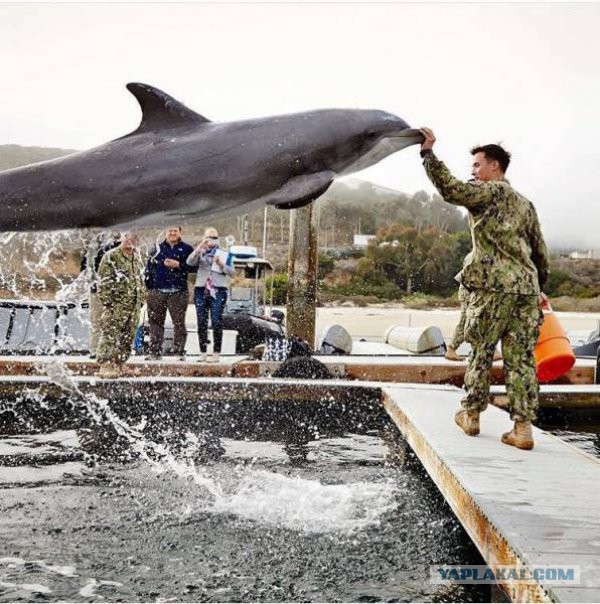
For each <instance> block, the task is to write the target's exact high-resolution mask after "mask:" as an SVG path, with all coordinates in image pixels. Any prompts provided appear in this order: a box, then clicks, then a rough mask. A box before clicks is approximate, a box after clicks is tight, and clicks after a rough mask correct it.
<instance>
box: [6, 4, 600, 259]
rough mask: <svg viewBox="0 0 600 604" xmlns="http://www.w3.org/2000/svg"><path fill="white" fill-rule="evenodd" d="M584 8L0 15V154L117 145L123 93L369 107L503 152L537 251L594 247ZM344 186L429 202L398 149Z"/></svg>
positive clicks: (595, 93) (464, 166)
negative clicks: (543, 240) (541, 240)
mask: <svg viewBox="0 0 600 604" xmlns="http://www.w3.org/2000/svg"><path fill="white" fill-rule="evenodd" d="M599 31H600V4H595V3H587V4H573V3H568V4H540V3H537V4H515V3H513V4H497V3H496V4H483V3H478V4H465V3H463V4H393V3H381V4H373V3H370V4H346V3H339V4H338V3H335V4H333V3H329V4H318V3H313V4H286V3H278V4H267V3H263V4H211V3H206V4H177V5H172V4H170V5H168V4H141V3H137V4H102V5H96V4H46V5H39V4H36V5H31V4H29V5H28V4H18V5H17V4H0V58H1V65H2V71H1V73H2V77H1V78H0V99H1V102H0V144H6V143H16V144H21V145H41V146H52V147H68V148H76V149H85V148H89V147H92V146H95V145H98V144H101V143H104V142H106V141H108V140H110V139H112V138H116V137H118V136H121V135H123V134H125V133H127V132H129V131H131V130H133V129H134V128H135V127H136V125H137V123H138V122H139V119H140V111H139V108H138V105H137V103H136V101H135V100H134V98H133V97H132V96H131V95H130V94H129V93H128V92H127V90H126V89H125V84H126V83H127V82H129V81H141V82H146V83H149V84H153V85H155V86H157V87H159V88H161V89H163V90H164V91H165V92H168V93H169V94H171V95H172V96H174V97H175V98H177V99H179V100H181V101H183V102H184V103H185V104H186V105H188V106H189V107H190V108H192V109H194V110H196V111H198V112H199V113H201V114H203V115H205V116H207V117H208V118H209V119H212V120H214V121H229V120H237V119H243V118H249V117H260V116H266V115H273V114H277V113H288V112H293V111H304V110H310V109H317V108H325V107H348V108H375V109H383V110H386V111H390V112H393V113H396V114H397V115H400V116H401V117H403V118H404V119H405V120H407V121H408V122H409V123H410V124H411V125H413V126H423V125H427V126H430V127H431V128H433V129H434V131H435V133H436V135H437V137H438V144H437V146H436V150H437V153H438V155H439V156H440V157H441V158H442V159H444V160H445V161H446V162H447V164H448V165H449V166H450V168H451V169H452V170H453V172H454V173H455V175H456V176H458V177H461V178H465V179H466V178H469V170H470V161H471V158H470V155H469V153H468V149H469V148H470V147H471V146H472V145H474V144H476V143H487V142H503V143H504V144H505V145H506V147H507V148H508V149H509V150H510V151H511V152H512V153H513V165H511V167H510V169H509V172H508V177H509V179H510V180H511V182H512V183H513V185H514V186H515V187H516V188H517V189H519V190H520V191H521V192H522V193H524V194H525V195H527V196H528V197H529V198H530V199H531V200H532V201H533V202H534V203H535V204H536V206H537V208H538V212H539V214H540V218H541V221H542V227H543V229H544V232H545V234H546V237H547V239H548V240H549V241H550V242H552V243H553V244H555V245H556V244H572V245H578V246H580V247H586V246H589V247H595V248H600V229H599V224H600V220H599V219H600V190H599V187H600V35H598V32H599ZM357 176H359V177H361V178H365V179H369V180H372V181H373V182H376V183H378V184H382V185H384V186H388V187H392V188H396V189H399V190H402V191H406V192H413V191H417V190H420V189H424V190H427V191H432V190H433V189H432V186H431V185H430V183H429V181H428V180H427V178H426V176H425V174H424V172H423V169H422V167H421V164H420V159H419V157H418V149H417V148H412V149H408V150H406V151H403V152H400V153H397V154H395V155H392V156H390V157H388V158H387V159H386V160H384V161H383V162H381V163H380V164H378V165H377V166H375V167H373V168H370V169H369V170H366V171H364V172H362V173H359V174H358V175H357Z"/></svg>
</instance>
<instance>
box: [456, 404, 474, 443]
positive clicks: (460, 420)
mask: <svg viewBox="0 0 600 604" xmlns="http://www.w3.org/2000/svg"><path fill="white" fill-rule="evenodd" d="M454 421H455V422H456V425H457V426H458V427H459V428H462V429H463V430H464V432H465V434H466V435H467V436H477V435H478V434H479V411H466V410H465V409H461V410H460V411H457V412H456V414H455V416H454Z"/></svg>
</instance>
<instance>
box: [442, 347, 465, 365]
mask: <svg viewBox="0 0 600 604" xmlns="http://www.w3.org/2000/svg"><path fill="white" fill-rule="evenodd" d="M444 357H445V358H446V359H448V360H449V361H462V357H461V356H460V355H459V354H458V352H456V350H454V348H451V347H450V346H448V349H447V350H446V354H445V355H444Z"/></svg>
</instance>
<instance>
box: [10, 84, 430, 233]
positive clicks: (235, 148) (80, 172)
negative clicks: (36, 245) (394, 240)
mask: <svg viewBox="0 0 600 604" xmlns="http://www.w3.org/2000/svg"><path fill="white" fill-rule="evenodd" d="M127 88H128V90H129V91H130V92H131V93H132V94H133V95H134V96H135V98H136V99H137V100H138V102H139V104H140V107H141V109H142V120H141V122H140V124H139V126H138V128H137V129H136V130H134V131H133V132H131V133H130V134H127V135H126V136H123V137H121V138H118V139H116V140H113V141H110V142H108V143H105V144H103V145H100V146H98V147H94V148H93V149H89V150H87V151H81V152H77V153H73V154H71V155H67V156H63V157H60V158H57V159H52V160H49V161H44V162H40V163H36V164H30V165H28V166H22V167H19V168H14V169H11V170H5V171H2V172H0V231H44V230H55V229H76V228H93V227H113V226H121V227H122V226H140V227H143V226H156V225H164V224H184V223H189V222H192V221H196V220H198V219H206V218H210V217H217V216H226V215H231V214H242V213H246V212H249V211H252V210H253V209H256V208H259V207H262V206H264V205H265V204H266V205H270V206H274V207H276V208H279V209H286V210H287V209H293V208H299V207H302V206H304V205H306V204H309V203H311V202H312V201H314V200H315V199H317V198H318V197H319V196H320V195H322V194H323V193H324V192H325V191H326V190H327V189H328V187H329V186H330V185H331V183H332V182H333V179H334V178H336V177H337V176H341V175H345V174H349V173H351V172H355V171H357V170H362V169H364V168H366V167H368V166H371V165H373V164H375V163H376V162H378V161H379V160H381V159H382V158H384V157H386V156H388V155H390V154H391V153H394V152H395V151H399V150H401V149H404V148H405V147H408V146H410V145H414V144H417V143H421V142H422V141H423V135H422V133H421V132H420V131H419V130H415V129H411V128H410V127H409V126H408V124H407V123H406V122H405V121H404V120H402V119H401V118H399V117H397V116H395V115H393V114H390V113H386V112H384V111H378V110H357V109H324V110H316V111H308V112H305V113H293V114H289V115H280V116H273V117H265V118H259V119H250V120H243V121H235V122H222V123H220V122H213V121H210V120H208V119H207V118H206V117H204V116H202V115H200V114H198V113H196V112H194V111H192V110H191V109H188V108H187V107H186V106H185V105H183V104H182V103H180V102H179V101H177V100H175V99H174V98H172V97H170V96H169V95H168V94H166V93H164V92H162V91H161V90H158V89H157V88H154V87H153V86H149V85H147V84H141V83H130V84H127Z"/></svg>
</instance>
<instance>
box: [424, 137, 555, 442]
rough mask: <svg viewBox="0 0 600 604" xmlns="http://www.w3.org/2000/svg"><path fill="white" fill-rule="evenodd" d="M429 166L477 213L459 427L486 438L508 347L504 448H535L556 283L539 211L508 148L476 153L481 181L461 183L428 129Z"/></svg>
mask: <svg viewBox="0 0 600 604" xmlns="http://www.w3.org/2000/svg"><path fill="white" fill-rule="evenodd" d="M423 134H424V135H425V141H424V143H423V145H422V148H421V156H422V157H423V165H424V167H425V171H426V172H427V175H428V177H429V179H430V180H431V182H432V183H433V184H434V186H435V187H436V189H437V190H438V191H439V193H440V195H441V196H442V197H443V198H444V200H445V201H447V202H449V203H452V204H456V205H461V206H464V207H466V208H467V209H468V211H469V213H470V219H471V220H470V221H471V235H472V239H473V251H472V256H471V258H470V259H469V260H468V262H467V263H465V266H464V267H463V270H462V272H461V279H462V284H463V286H464V287H466V288H467V289H468V291H469V292H470V293H469V302H468V308H467V312H466V318H465V339H466V340H467V342H469V343H470V344H471V346H472V347H473V352H472V354H471V357H470V358H469V367H468V369H467V373H466V375H465V388H466V390H467V394H466V396H465V397H464V399H463V401H462V406H463V409H462V410H461V411H458V412H457V413H456V415H455V421H456V423H457V424H458V425H459V426H460V427H461V428H462V429H463V430H464V431H465V433H466V434H468V435H470V436H476V435H477V434H479V430H480V428H479V414H480V413H481V412H482V411H484V410H485V408H486V407H487V404H488V400H489V390H490V375H491V368H492V361H493V357H494V350H495V348H496V344H497V343H498V341H501V342H502V352H503V357H504V372H505V381H506V388H507V393H508V398H509V409H510V414H511V419H512V420H513V421H514V422H515V424H514V427H513V429H512V430H511V431H510V432H507V433H505V434H503V435H502V442H504V443H506V444H509V445H513V446H516V447H519V448H522V449H531V448H533V436H532V430H531V421H532V420H534V419H535V417H536V411H537V408H538V390H539V386H538V379H537V372H536V366H535V360H534V348H535V345H536V342H537V339H538V335H539V327H540V325H541V322H542V320H543V315H542V311H541V309H540V293H541V290H542V288H543V285H544V283H545V281H546V279H547V277H548V253H547V250H546V244H545V243H544V238H543V236H542V233H541V228H540V224H539V220H538V217H537V213H536V211H535V208H534V207H533V204H532V203H531V202H530V201H529V200H527V199H526V198H525V197H523V196H522V195H521V194H520V193H518V192H517V191H515V190H514V189H513V188H512V186H511V185H510V183H509V182H508V180H507V179H506V178H505V176H504V174H505V172H506V169H507V168H508V165H509V163H510V154H509V153H507V152H506V151H505V150H504V149H503V148H502V147H501V146H500V145H485V146H482V147H475V148H474V149H472V150H471V154H472V155H473V169H472V174H473V177H474V179H475V181H474V182H463V181H461V180H458V179H457V178H455V177H454V176H453V175H452V174H451V173H450V171H449V170H448V168H447V167H446V165H445V164H444V163H443V162H442V161H440V160H439V159H438V158H437V157H436V156H435V154H434V153H433V151H432V148H433V145H434V143H435V136H434V134H433V132H432V131H431V130H430V129H429V128H423Z"/></svg>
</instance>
